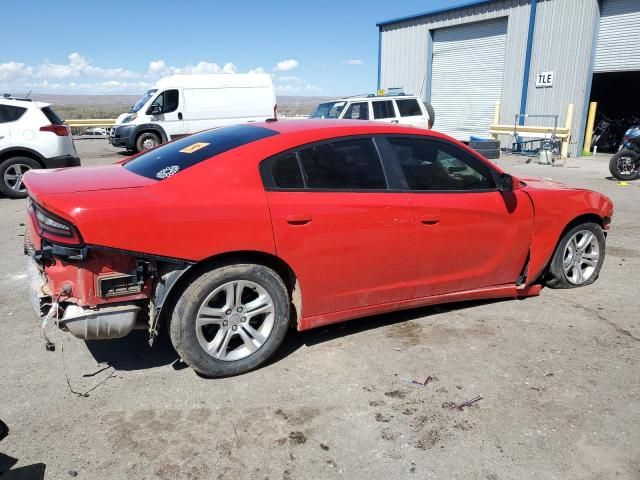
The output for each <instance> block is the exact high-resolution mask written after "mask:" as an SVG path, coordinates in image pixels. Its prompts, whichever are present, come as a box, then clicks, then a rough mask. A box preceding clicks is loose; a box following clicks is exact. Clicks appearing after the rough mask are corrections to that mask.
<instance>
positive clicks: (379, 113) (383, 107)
mask: <svg viewBox="0 0 640 480" xmlns="http://www.w3.org/2000/svg"><path fill="white" fill-rule="evenodd" d="M371 105H372V106H373V118H395V116H396V112H395V111H394V110H393V102H392V101H391V100H385V101H384V102H371Z"/></svg>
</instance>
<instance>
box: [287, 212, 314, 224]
mask: <svg viewBox="0 0 640 480" xmlns="http://www.w3.org/2000/svg"><path fill="white" fill-rule="evenodd" d="M286 220H287V223H289V224H291V225H306V224H308V223H310V222H311V220H312V217H311V215H307V214H305V213H290V214H289V215H287V216H286Z"/></svg>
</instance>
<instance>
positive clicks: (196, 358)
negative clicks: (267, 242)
mask: <svg viewBox="0 0 640 480" xmlns="http://www.w3.org/2000/svg"><path fill="white" fill-rule="evenodd" d="M288 326H289V296H288V294H287V289H286V287H285V285H284V283H283V282H282V279H281V278H280V277H279V276H278V275H277V274H276V273H275V272H274V271H273V270H271V269H270V268H267V267H265V266H262V265H251V264H239V265H230V266H226V267H221V268H217V269H214V270H211V271H209V272H205V273H203V274H202V275H200V276H199V277H198V278H196V279H194V280H193V282H192V283H191V284H190V285H189V286H188V287H187V288H186V289H185V291H184V292H183V294H182V296H181V297H180V299H179V300H178V302H177V304H176V306H175V309H174V311H173V315H172V318H171V324H170V328H169V332H170V336H171V341H172V343H173V346H174V348H175V349H176V351H177V352H178V354H179V355H180V357H181V358H182V359H183V360H184V361H185V362H186V363H187V364H188V365H189V366H190V367H192V368H193V369H194V370H196V371H197V372H199V373H201V374H203V375H206V376H209V377H226V376H231V375H238V374H241V373H245V372H248V371H250V370H253V369H255V368H257V367H259V366H260V365H262V364H263V363H264V362H266V361H267V360H268V359H269V358H270V357H271V356H272V355H273V353H274V352H275V351H276V350H277V349H278V347H279V346H280V345H281V344H282V342H283V341H284V338H285V336H286V334H287V330H288Z"/></svg>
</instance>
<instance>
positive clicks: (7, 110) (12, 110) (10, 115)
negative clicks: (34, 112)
mask: <svg viewBox="0 0 640 480" xmlns="http://www.w3.org/2000/svg"><path fill="white" fill-rule="evenodd" d="M26 111H27V109H26V108H23V107H14V106H13V105H0V123H7V122H15V121H16V120H18V119H19V118H20V117H22V115H24V112H26Z"/></svg>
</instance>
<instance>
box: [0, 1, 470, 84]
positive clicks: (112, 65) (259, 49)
mask: <svg viewBox="0 0 640 480" xmlns="http://www.w3.org/2000/svg"><path fill="white" fill-rule="evenodd" d="M460 3H465V1H464V0H461V1H446V0H422V1H417V0H405V1H402V2H393V1H389V0H386V1H381V0H369V1H367V2H349V1H345V0H343V1H337V0H324V1H321V2H307V1H300V0H297V1H290V0H286V1H285V0H283V1H277V0H275V1H236V2H217V1H190V0H183V1H180V2H177V1H173V2H170V1H162V0H155V1H147V0H130V1H128V2H124V1H120V2H88V1H86V0H82V1H64V0H60V1H57V2H51V1H50V0H47V1H29V0H22V1H14V0H3V1H2V11H3V12H5V13H7V12H11V14H9V16H10V17H14V16H15V17H14V18H15V19H16V21H9V22H7V21H6V20H5V21H3V22H2V24H3V25H2V28H1V29H0V46H1V47H0V92H6V91H9V92H14V93H23V92H25V91H28V90H29V89H32V90H33V91H34V92H35V93H59V94H94V93H105V94H106V93H134V94H139V93H142V92H144V91H145V90H146V89H147V88H148V87H149V86H150V85H151V84H153V82H154V81H155V80H156V79H158V78H160V77H162V76H164V75H167V74H171V73H188V72H194V73H214V72H217V71H225V72H237V73H246V72H249V71H264V72H267V73H270V74H272V75H273V77H274V81H275V84H276V87H277V90H278V93H280V94H291V95H350V94H356V93H364V92H372V91H374V90H375V87H376V78H377V56H378V31H377V28H376V26H375V24H376V22H379V21H381V20H386V19H389V18H396V17H401V16H405V15H410V14H414V13H418V12H423V11H427V10H431V9H436V8H441V7H446V6H450V5H455V4H460Z"/></svg>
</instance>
